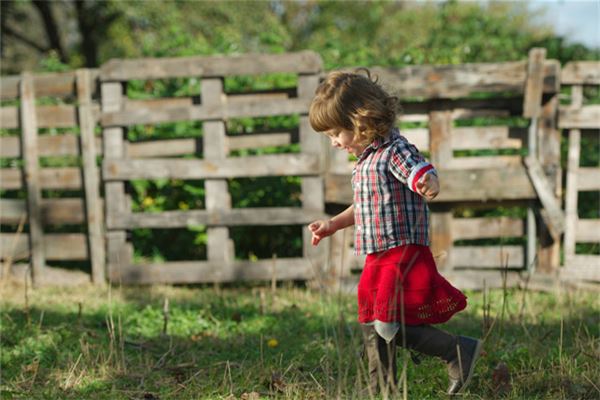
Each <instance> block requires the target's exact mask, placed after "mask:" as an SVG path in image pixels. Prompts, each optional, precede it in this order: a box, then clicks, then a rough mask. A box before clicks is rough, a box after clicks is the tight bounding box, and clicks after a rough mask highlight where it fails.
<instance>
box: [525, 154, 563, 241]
mask: <svg viewBox="0 0 600 400" xmlns="http://www.w3.org/2000/svg"><path fill="white" fill-rule="evenodd" d="M525 165H526V166H527V173H528V175H529V178H530V179H531V182H532V183H533V187H534V188H535V191H536V193H537V195H538V198H539V199H540V202H541V203H542V206H543V207H544V208H543V209H542V210H541V212H540V213H541V216H542V219H543V220H544V222H545V223H546V226H547V227H548V229H549V230H550V233H551V234H552V236H553V237H554V239H555V240H559V238H560V235H561V234H562V233H563V232H564V231H565V215H564V212H563V211H562V209H561V207H560V203H559V202H558V200H557V199H556V197H555V196H554V193H553V192H552V189H551V188H552V186H551V184H550V183H549V182H548V178H547V177H546V175H545V174H544V171H543V169H542V166H541V165H540V163H539V161H538V160H537V159H536V158H533V157H532V156H527V157H525Z"/></svg>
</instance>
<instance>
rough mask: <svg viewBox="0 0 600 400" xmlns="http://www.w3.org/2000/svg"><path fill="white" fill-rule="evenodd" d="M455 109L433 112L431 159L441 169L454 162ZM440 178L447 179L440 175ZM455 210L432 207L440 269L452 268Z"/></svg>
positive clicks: (433, 238)
mask: <svg viewBox="0 0 600 400" xmlns="http://www.w3.org/2000/svg"><path fill="white" fill-rule="evenodd" d="M451 134H452V112H451V111H433V112H431V113H430V114H429V143H430V159H431V162H432V164H433V165H434V166H435V167H436V168H437V169H438V170H440V169H447V168H450V166H451V164H452V158H453V154H452V138H451ZM440 179H444V177H443V176H440ZM453 245H454V240H453V238H452V209H451V208H449V207H447V206H437V207H433V208H432V213H431V250H432V253H433V255H434V256H436V264H437V265H438V268H440V269H451V268H452V267H453V262H452V247H453Z"/></svg>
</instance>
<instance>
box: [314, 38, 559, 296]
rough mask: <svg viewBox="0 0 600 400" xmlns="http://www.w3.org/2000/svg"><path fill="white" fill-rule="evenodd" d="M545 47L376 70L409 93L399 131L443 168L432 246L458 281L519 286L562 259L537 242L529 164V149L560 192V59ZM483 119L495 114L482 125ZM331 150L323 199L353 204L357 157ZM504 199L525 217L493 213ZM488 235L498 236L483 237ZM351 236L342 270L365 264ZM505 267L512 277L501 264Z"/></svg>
mask: <svg viewBox="0 0 600 400" xmlns="http://www.w3.org/2000/svg"><path fill="white" fill-rule="evenodd" d="M544 55H545V52H544V51H543V50H534V51H532V52H531V54H530V58H529V61H528V62H511V63H500V64H470V65H457V66H442V67H407V68H403V69H379V68H374V69H373V70H372V72H373V73H375V74H376V75H378V76H379V78H380V80H381V81H382V82H383V83H385V84H386V85H387V86H388V87H389V88H390V89H391V91H392V92H395V93H398V94H399V95H400V97H401V99H404V100H403V102H402V106H403V109H404V114H403V115H402V117H401V121H402V122H403V123H404V124H403V125H404V126H411V125H412V126H413V127H409V128H405V129H402V128H401V132H402V133H403V135H404V136H406V137H407V138H408V139H409V140H410V141H411V142H413V143H415V144H416V146H417V147H418V148H419V149H420V150H421V151H424V152H426V153H428V154H429V158H430V160H431V161H432V162H433V163H434V165H436V167H437V168H438V170H439V176H440V182H441V190H440V195H439V196H438V197H437V198H436V199H435V200H434V202H433V203H432V206H431V209H432V217H431V225H432V232H431V240H432V250H433V253H434V255H435V256H436V257H437V263H438V266H439V267H440V269H442V270H443V271H444V274H445V275H446V276H450V277H451V278H452V280H453V281H454V282H456V283H457V284H458V285H459V286H461V287H482V285H483V284H484V281H485V284H487V285H488V286H498V285H502V284H503V281H504V279H508V283H509V284H514V283H515V282H516V281H517V280H518V279H519V273H520V271H523V270H525V269H533V267H535V266H536V265H540V266H543V268H544V269H546V270H549V269H554V268H556V267H558V257H557V252H556V249H557V246H556V244H553V243H551V242H550V241H547V242H541V241H540V243H539V244H538V246H537V247H538V248H537V249H536V247H534V246H535V243H536V240H535V238H536V224H535V216H534V212H533V210H534V209H535V208H536V205H535V204H534V201H535V200H536V199H537V197H538V194H537V193H536V190H535V188H534V187H533V185H532V183H531V180H530V177H529V174H528V171H527V168H526V167H525V166H524V165H523V156H524V155H527V154H530V152H531V151H533V152H535V153H536V154H538V155H539V156H540V159H541V160H542V161H541V162H542V163H543V165H544V170H545V171H546V175H545V176H544V178H542V179H547V180H549V181H551V182H553V183H554V184H555V185H556V186H555V187H554V188H553V191H554V192H555V191H557V190H558V189H559V188H560V187H559V186H558V185H559V182H560V169H559V167H560V153H559V151H558V150H559V149H560V136H559V134H558V132H557V130H556V127H555V126H554V117H555V115H556V110H557V105H558V103H557V94H558V92H559V89H560V86H559V81H560V66H559V64H558V63H557V62H556V61H553V60H545V59H544ZM481 118H488V119H490V120H492V121H494V122H493V123H492V124H491V125H490V124H486V126H477V125H481V124H478V123H477V121H478V120H480V119H481ZM534 119H538V120H540V121H535V122H533V123H532V121H533V120H534ZM532 124H533V125H537V126H539V129H535V126H534V127H533V129H532ZM414 126H417V127H414ZM536 145H537V149H536ZM474 152H476V153H475V154H481V153H488V154H489V155H486V156H481V155H472V154H473V153H474ZM330 158H331V160H332V161H331V164H330V165H331V166H330V168H329V170H328V172H329V174H328V176H327V177H326V179H325V183H326V193H325V196H326V200H327V201H331V202H337V203H344V204H346V203H347V204H349V203H350V202H351V200H352V193H351V189H350V187H349V184H348V182H349V179H350V175H349V174H350V171H351V169H352V164H351V163H350V162H348V161H347V160H346V159H345V158H344V156H343V155H340V154H339V152H338V153H336V152H332V153H331V155H330ZM498 206H502V207H523V206H524V207H529V209H530V211H529V212H528V215H527V217H522V216H517V217H494V216H487V215H489V214H490V212H489V211H490V210H493V209H495V208H497V207H498ZM465 207H471V208H473V207H474V208H476V210H475V211H473V210H470V211H467V212H465V211H464V209H465ZM486 209H487V210H488V212H486V211H485V210H486ZM469 213H471V214H474V215H473V216H468V214H469ZM540 233H541V234H542V235H543V234H544V233H545V232H540ZM525 235H526V236H527V237H528V241H527V242H523V239H522V238H523V237H524V236H525ZM519 238H521V240H518V239H519ZM482 239H488V240H487V241H488V242H490V241H491V242H494V241H495V242H496V244H486V245H483V244H481V243H478V242H481V241H482ZM351 240H352V234H348V235H346V241H347V243H346V252H345V255H344V259H345V260H350V261H349V262H348V266H347V267H346V268H342V270H345V271H346V273H348V270H353V269H360V267H361V266H362V259H360V258H359V259H356V258H354V257H353V256H352V253H351V249H350V243H351ZM528 244H529V246H527V245H528ZM532 245H533V246H532ZM340 253H341V252H336V254H340ZM501 268H504V269H507V270H508V273H507V275H505V276H502V275H501V274H499V273H498V272H497V270H498V269H501Z"/></svg>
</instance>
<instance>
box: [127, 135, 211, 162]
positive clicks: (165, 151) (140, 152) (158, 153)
mask: <svg viewBox="0 0 600 400" xmlns="http://www.w3.org/2000/svg"><path fill="white" fill-rule="evenodd" d="M200 141H201V139H197V138H187V139H164V140H148V141H144V142H127V143H126V147H127V150H126V155H127V158H152V157H169V156H181V155H185V154H198V153H200V151H199V150H201V148H202V144H201V143H200Z"/></svg>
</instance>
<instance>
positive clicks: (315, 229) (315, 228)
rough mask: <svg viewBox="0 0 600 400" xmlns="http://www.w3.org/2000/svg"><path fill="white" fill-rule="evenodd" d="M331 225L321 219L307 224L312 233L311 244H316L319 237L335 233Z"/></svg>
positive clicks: (319, 239)
mask: <svg viewBox="0 0 600 400" xmlns="http://www.w3.org/2000/svg"><path fill="white" fill-rule="evenodd" d="M331 225H332V224H331V222H330V221H323V220H318V221H315V222H313V223H311V224H310V225H308V229H309V230H310V232H311V233H312V240H311V243H312V245H313V246H316V245H318V244H319V242H320V241H321V239H323V238H325V237H327V236H330V235H333V234H334V233H335V229H333V227H332V226H331Z"/></svg>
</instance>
